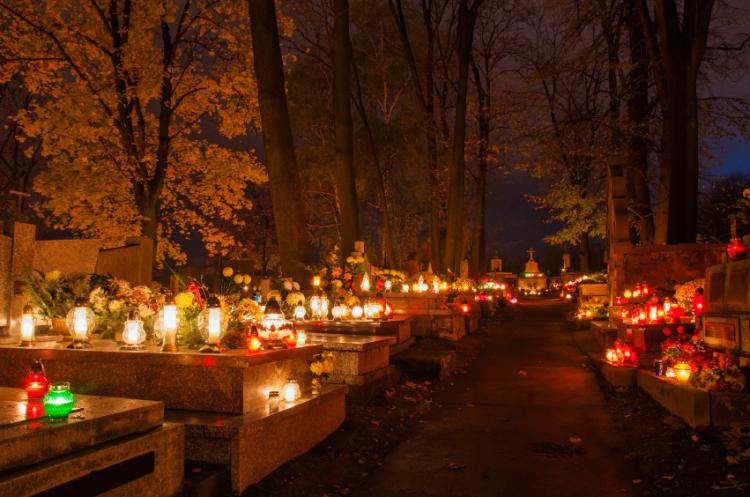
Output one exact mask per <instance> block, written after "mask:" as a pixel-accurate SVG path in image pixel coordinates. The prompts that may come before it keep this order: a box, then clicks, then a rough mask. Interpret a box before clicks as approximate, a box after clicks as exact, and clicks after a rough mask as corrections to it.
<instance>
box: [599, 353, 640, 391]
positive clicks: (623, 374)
mask: <svg viewBox="0 0 750 497" xmlns="http://www.w3.org/2000/svg"><path fill="white" fill-rule="evenodd" d="M597 362H598V366H599V371H601V372H602V376H604V379H605V380H607V383H609V384H610V385H612V387H613V388H614V389H615V390H628V389H630V388H633V387H634V386H635V385H636V373H637V372H638V368H637V367H635V366H613V365H612V364H610V363H609V362H607V361H606V360H604V359H599V360H598V361H597Z"/></svg>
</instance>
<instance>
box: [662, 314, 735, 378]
mask: <svg viewBox="0 0 750 497" xmlns="http://www.w3.org/2000/svg"><path fill="white" fill-rule="evenodd" d="M664 334H665V335H667V337H668V338H667V339H666V340H665V341H663V342H662V344H661V352H662V357H661V360H662V361H663V362H664V365H665V366H667V367H669V366H671V367H675V366H678V365H679V366H680V367H682V368H684V367H685V365H687V367H689V369H690V371H691V372H692V374H690V376H689V381H690V383H691V384H692V385H693V386H695V387H698V388H702V389H705V390H708V391H721V392H726V391H733V392H739V391H742V390H744V389H745V386H746V375H745V373H744V372H743V370H742V369H740V368H739V367H737V365H736V364H735V362H734V360H733V359H732V358H731V357H729V356H727V355H722V354H717V353H715V352H714V351H713V350H711V349H710V348H709V347H708V346H706V344H705V343H704V342H703V341H702V340H701V338H700V335H699V334H698V333H696V334H694V335H691V334H688V333H685V332H684V330H683V328H682V326H678V327H677V329H676V330H675V332H674V333H673V332H672V330H670V329H669V328H665V329H664Z"/></svg>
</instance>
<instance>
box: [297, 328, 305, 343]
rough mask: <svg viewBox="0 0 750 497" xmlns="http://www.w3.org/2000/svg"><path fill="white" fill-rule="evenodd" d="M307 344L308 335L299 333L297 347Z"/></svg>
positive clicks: (302, 332)
mask: <svg viewBox="0 0 750 497" xmlns="http://www.w3.org/2000/svg"><path fill="white" fill-rule="evenodd" d="M306 343H307V333H305V332H304V331H298V332H297V345H304V344H306Z"/></svg>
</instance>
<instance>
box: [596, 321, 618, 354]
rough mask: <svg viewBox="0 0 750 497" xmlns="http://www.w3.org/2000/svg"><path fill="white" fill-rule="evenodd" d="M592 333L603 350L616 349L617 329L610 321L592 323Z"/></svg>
mask: <svg viewBox="0 0 750 497" xmlns="http://www.w3.org/2000/svg"><path fill="white" fill-rule="evenodd" d="M591 333H592V334H593V335H594V339H595V340H596V342H597V343H598V344H599V346H600V347H601V348H602V349H604V350H606V349H609V348H612V347H614V344H615V340H617V328H613V327H612V326H611V325H610V323H609V321H591Z"/></svg>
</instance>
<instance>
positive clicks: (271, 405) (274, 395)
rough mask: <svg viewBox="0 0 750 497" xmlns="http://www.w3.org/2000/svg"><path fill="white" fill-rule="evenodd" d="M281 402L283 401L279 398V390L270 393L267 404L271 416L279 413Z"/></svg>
mask: <svg viewBox="0 0 750 497" xmlns="http://www.w3.org/2000/svg"><path fill="white" fill-rule="evenodd" d="M280 400H281V399H280V398H279V392H278V391H277V390H271V391H270V392H268V401H267V404H268V412H269V414H273V413H275V412H279V403H280Z"/></svg>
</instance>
